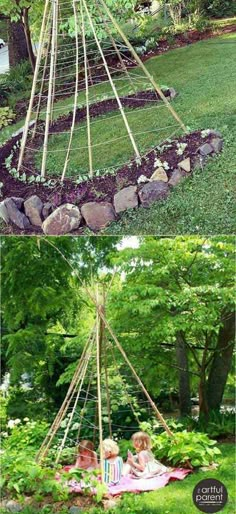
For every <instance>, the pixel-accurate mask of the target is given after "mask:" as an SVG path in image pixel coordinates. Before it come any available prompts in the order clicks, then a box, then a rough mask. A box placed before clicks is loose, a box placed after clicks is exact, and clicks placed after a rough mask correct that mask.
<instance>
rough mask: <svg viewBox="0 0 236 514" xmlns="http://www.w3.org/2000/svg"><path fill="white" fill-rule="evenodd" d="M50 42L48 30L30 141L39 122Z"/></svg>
mask: <svg viewBox="0 0 236 514" xmlns="http://www.w3.org/2000/svg"><path fill="white" fill-rule="evenodd" d="M51 41H52V31H51V30H50V38H49V41H48V45H47V50H46V55H45V61H44V67H43V76H42V81H41V86H40V92H39V99H38V106H37V111H36V118H35V124H34V128H33V132H32V139H34V138H35V135H36V130H37V125H38V120H39V113H40V109H41V101H42V95H43V88H44V84H45V77H46V71H47V65H48V57H49V51H50V47H51Z"/></svg>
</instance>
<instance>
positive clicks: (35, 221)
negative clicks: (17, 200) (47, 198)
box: [24, 195, 43, 227]
mask: <svg viewBox="0 0 236 514" xmlns="http://www.w3.org/2000/svg"><path fill="white" fill-rule="evenodd" d="M24 209H25V214H26V216H28V218H29V220H30V222H31V224H32V225H35V226H36V227H41V225H42V222H43V220H42V210H43V202H42V201H41V200H40V198H39V197H38V196H37V195H33V196H30V198H28V200H26V201H25V203H24Z"/></svg>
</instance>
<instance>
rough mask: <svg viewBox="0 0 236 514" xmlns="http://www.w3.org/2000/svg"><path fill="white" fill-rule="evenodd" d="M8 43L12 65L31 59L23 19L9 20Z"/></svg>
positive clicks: (10, 63)
mask: <svg viewBox="0 0 236 514" xmlns="http://www.w3.org/2000/svg"><path fill="white" fill-rule="evenodd" d="M8 45H9V47H8V48H9V65H10V67H12V66H16V65H17V64H18V63H20V62H22V61H26V60H28V59H29V53H28V48H27V43H26V39H25V31H24V26H23V23H22V21H21V20H19V21H11V20H10V19H9V20H8Z"/></svg>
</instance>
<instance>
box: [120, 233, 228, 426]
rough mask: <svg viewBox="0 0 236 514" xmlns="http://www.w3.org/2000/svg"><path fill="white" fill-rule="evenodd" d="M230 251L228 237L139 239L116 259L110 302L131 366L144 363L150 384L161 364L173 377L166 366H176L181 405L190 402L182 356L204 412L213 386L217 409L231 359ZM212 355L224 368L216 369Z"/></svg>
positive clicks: (210, 407) (206, 412) (215, 362)
mask: <svg viewBox="0 0 236 514" xmlns="http://www.w3.org/2000/svg"><path fill="white" fill-rule="evenodd" d="M233 251H234V241H233V238H230V237H228V238H227V237H222V238H212V239H207V238H206V239H204V238H199V237H186V238H182V237H176V238H173V239H168V238H163V239H159V238H145V239H144V240H143V242H142V244H141V246H140V248H139V249H138V250H136V251H132V250H126V251H125V252H123V253H122V256H120V257H119V263H120V265H121V268H122V269H123V272H124V273H126V278H125V281H124V282H123V286H122V288H121V290H120V291H119V292H118V293H116V295H115V296H114V300H113V306H114V309H115V311H116V314H114V316H115V318H116V320H117V321H116V327H117V330H118V331H119V332H120V337H121V338H122V340H123V344H124V345H125V346H126V348H128V350H129V352H130V353H131V354H132V358H133V360H134V361H135V362H137V365H139V366H140V363H142V366H143V367H145V365H146V369H147V370H148V371H147V373H146V375H145V380H148V377H149V381H150V387H151V388H154V387H155V384H157V381H156V380H155V379H154V377H155V376H159V370H161V373H163V365H164V367H165V363H166V368H165V373H166V376H167V377H169V375H170V369H172V376H173V366H174V369H179V384H180V390H179V394H180V403H181V402H182V401H183V404H184V405H188V404H189V400H190V398H189V394H188V368H186V359H188V366H189V371H190V372H191V376H192V377H194V381H195V382H196V377H198V390H199V406H200V413H201V415H203V416H204V417H207V416H208V414H209V411H210V410H211V409H212V407H213V403H212V399H211V396H212V393H210V391H212V389H213V388H214V387H215V388H217V394H216V398H217V400H215V402H214V408H219V407H220V403H221V400H222V396H223V391H224V387H225V383H226V380H227V376H228V373H229V370H230V367H231V363H232V345H233V328H232V323H233V321H232V313H233V312H234V300H233V274H234V260H233ZM226 334H227V337H226ZM171 348H172V351H171ZM180 350H181V351H180ZM171 352H172V353H171ZM176 352H177V356H178V362H175V361H174V357H175V353H176ZM150 356H151V362H152V366H151V367H152V371H151V370H150ZM220 359H223V362H224V372H223V371H222V372H221V373H220V374H218V369H219V366H220ZM183 372H185V374H183ZM216 376H217V377H218V379H217V380H216ZM213 377H214V378H213ZM211 383H212V386H210V384H211ZM181 384H182V385H181ZM213 384H214V385H213ZM186 385H187V387H186ZM187 410H188V409H187ZM184 411H186V408H184Z"/></svg>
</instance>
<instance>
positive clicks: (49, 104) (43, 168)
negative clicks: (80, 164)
mask: <svg viewBox="0 0 236 514" xmlns="http://www.w3.org/2000/svg"><path fill="white" fill-rule="evenodd" d="M57 4H58V0H52V10H53V11H52V18H53V24H52V49H51V62H50V74H49V85H48V101H47V112H46V122H45V132H44V143H43V157H42V165H41V177H45V172H46V161H47V149H48V133H49V125H50V117H51V108H52V91H53V81H54V79H53V76H54V61H55V56H56V53H55V50H56V35H57V27H56V21H57Z"/></svg>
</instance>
